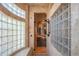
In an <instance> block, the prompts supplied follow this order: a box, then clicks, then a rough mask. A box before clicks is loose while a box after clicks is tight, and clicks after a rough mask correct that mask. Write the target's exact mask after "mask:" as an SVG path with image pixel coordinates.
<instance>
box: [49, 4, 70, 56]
mask: <svg viewBox="0 0 79 59" xmlns="http://www.w3.org/2000/svg"><path fill="white" fill-rule="evenodd" d="M70 6H71V5H70V4H61V6H60V7H59V8H58V9H57V10H56V12H55V13H54V15H53V16H52V17H51V21H50V23H51V43H52V45H53V46H54V47H55V48H56V49H57V50H58V51H59V52H60V53H61V54H62V55H65V56H68V55H71V7H70Z"/></svg>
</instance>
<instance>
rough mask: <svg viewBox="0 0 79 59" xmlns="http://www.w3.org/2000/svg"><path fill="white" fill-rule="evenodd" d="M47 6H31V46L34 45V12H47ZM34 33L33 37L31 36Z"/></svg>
mask: <svg viewBox="0 0 79 59" xmlns="http://www.w3.org/2000/svg"><path fill="white" fill-rule="evenodd" d="M47 9H48V8H47V7H42V6H37V5H36V6H30V9H29V10H30V11H29V46H30V47H34V13H47V12H48V10H47ZM31 35H32V37H31Z"/></svg>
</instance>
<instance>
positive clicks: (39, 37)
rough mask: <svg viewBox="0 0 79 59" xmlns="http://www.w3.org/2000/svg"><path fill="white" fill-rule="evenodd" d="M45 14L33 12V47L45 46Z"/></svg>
mask: <svg viewBox="0 0 79 59" xmlns="http://www.w3.org/2000/svg"><path fill="white" fill-rule="evenodd" d="M45 20H46V14H45V13H34V26H35V27H34V38H35V39H34V48H38V47H46V30H47V27H46V22H45Z"/></svg>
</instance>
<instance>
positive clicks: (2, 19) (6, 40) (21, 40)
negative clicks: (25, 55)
mask: <svg viewBox="0 0 79 59" xmlns="http://www.w3.org/2000/svg"><path fill="white" fill-rule="evenodd" d="M23 47H25V22H22V21H19V20H16V19H14V18H11V17H9V16H7V15H5V14H4V13H3V12H1V11H0V56H6V55H10V54H12V53H13V52H15V51H16V50H19V49H21V48H23Z"/></svg>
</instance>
